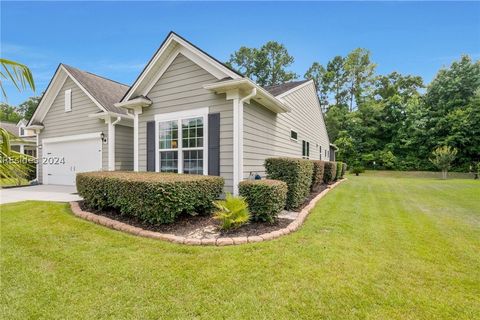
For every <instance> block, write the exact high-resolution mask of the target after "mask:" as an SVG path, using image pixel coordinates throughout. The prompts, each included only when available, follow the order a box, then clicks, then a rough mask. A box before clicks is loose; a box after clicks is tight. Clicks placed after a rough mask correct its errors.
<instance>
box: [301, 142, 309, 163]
mask: <svg viewBox="0 0 480 320" xmlns="http://www.w3.org/2000/svg"><path fill="white" fill-rule="evenodd" d="M309 157H310V142H308V141H305V140H303V141H302V158H304V159H308V158H309Z"/></svg>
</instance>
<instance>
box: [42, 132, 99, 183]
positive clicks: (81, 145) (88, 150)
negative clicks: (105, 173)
mask: <svg viewBox="0 0 480 320" xmlns="http://www.w3.org/2000/svg"><path fill="white" fill-rule="evenodd" d="M42 165H43V183H44V184H58V185H75V177H76V174H77V173H80V172H88V171H99V170H101V169H102V141H101V139H100V134H98V135H97V134H88V135H78V136H70V137H62V138H53V139H45V140H43V159H42Z"/></svg>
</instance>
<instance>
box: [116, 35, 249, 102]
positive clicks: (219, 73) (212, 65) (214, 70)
mask: <svg viewBox="0 0 480 320" xmlns="http://www.w3.org/2000/svg"><path fill="white" fill-rule="evenodd" d="M175 51H179V52H180V53H182V54H183V55H184V56H185V57H187V58H188V59H190V60H192V61H193V62H194V63H196V64H198V65H199V66H200V67H202V68H203V69H205V70H206V71H208V72H209V73H211V74H212V75H213V76H215V77H216V78H217V79H223V78H225V77H231V78H232V79H240V78H242V77H241V76H240V75H238V74H236V73H235V72H233V71H232V70H230V69H228V68H227V67H225V66H224V65H222V64H221V63H219V62H218V61H216V60H215V59H213V58H211V57H210V56H208V55H207V54H206V53H204V52H202V51H201V50H199V49H198V48H196V47H194V46H193V45H191V44H190V43H188V42H187V41H185V40H183V39H182V38H181V37H179V36H178V35H176V34H175V33H170V34H169V36H168V37H167V39H166V40H165V41H164V43H163V44H162V46H161V47H160V48H159V49H158V51H157V52H156V53H155V55H154V56H153V58H152V59H151V61H150V62H149V63H148V65H147V67H146V68H145V69H144V70H143V72H142V73H141V74H140V76H139V77H138V79H137V80H136V81H135V83H134V84H133V85H132V87H131V88H130V90H129V92H128V94H127V95H126V96H125V97H124V98H123V99H122V102H123V101H128V100H129V99H130V98H131V97H132V96H133V95H134V94H135V93H136V92H137V91H138V89H139V88H140V87H141V86H142V84H144V82H145V81H147V84H146V88H148V87H150V86H152V84H151V82H150V81H152V80H154V79H156V78H158V75H156V76H150V77H149V75H150V73H151V72H152V70H154V69H155V66H156V65H157V63H159V61H161V58H163V57H164V55H165V54H167V59H168V61H167V62H168V63H166V62H165V61H164V63H166V64H167V65H169V64H170V63H171V61H170V58H168V57H169V56H168V55H170V54H171V53H172V52H175ZM176 54H178V53H176ZM176 54H175V53H174V54H173V55H176ZM172 61H173V60H172ZM167 68H168V66H167ZM160 69H161V70H163V71H160V72H159V74H160V76H161V74H163V72H165V71H164V69H166V68H165V66H161V67H160ZM153 83H154V84H155V83H156V81H155V82H153ZM143 91H144V90H142V92H143ZM147 91H148V90H147ZM147 93H148V92H147ZM137 95H138V94H137Z"/></svg>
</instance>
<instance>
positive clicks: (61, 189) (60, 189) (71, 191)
mask: <svg viewBox="0 0 480 320" xmlns="http://www.w3.org/2000/svg"><path fill="white" fill-rule="evenodd" d="M76 193H77V189H76V188H75V186H55V185H37V186H26V187H18V188H7V189H0V204H4V203H12V202H20V201H26V200H41V201H56V202H70V201H77V200H81V198H80V196H78V195H77V194H76Z"/></svg>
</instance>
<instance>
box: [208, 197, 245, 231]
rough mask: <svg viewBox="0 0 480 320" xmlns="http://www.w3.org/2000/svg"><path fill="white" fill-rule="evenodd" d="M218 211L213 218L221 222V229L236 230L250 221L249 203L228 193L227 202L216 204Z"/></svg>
mask: <svg viewBox="0 0 480 320" xmlns="http://www.w3.org/2000/svg"><path fill="white" fill-rule="evenodd" d="M214 204H215V207H217V210H216V211H215V213H214V214H213V217H214V218H215V219H217V220H220V222H221V225H220V229H222V230H231V229H236V228H238V227H240V226H242V225H244V224H245V223H247V222H248V220H250V213H249V211H248V205H247V202H246V201H245V199H244V198H243V197H234V196H232V195H231V194H230V193H227V196H226V197H225V200H219V201H215V202H214Z"/></svg>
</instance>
